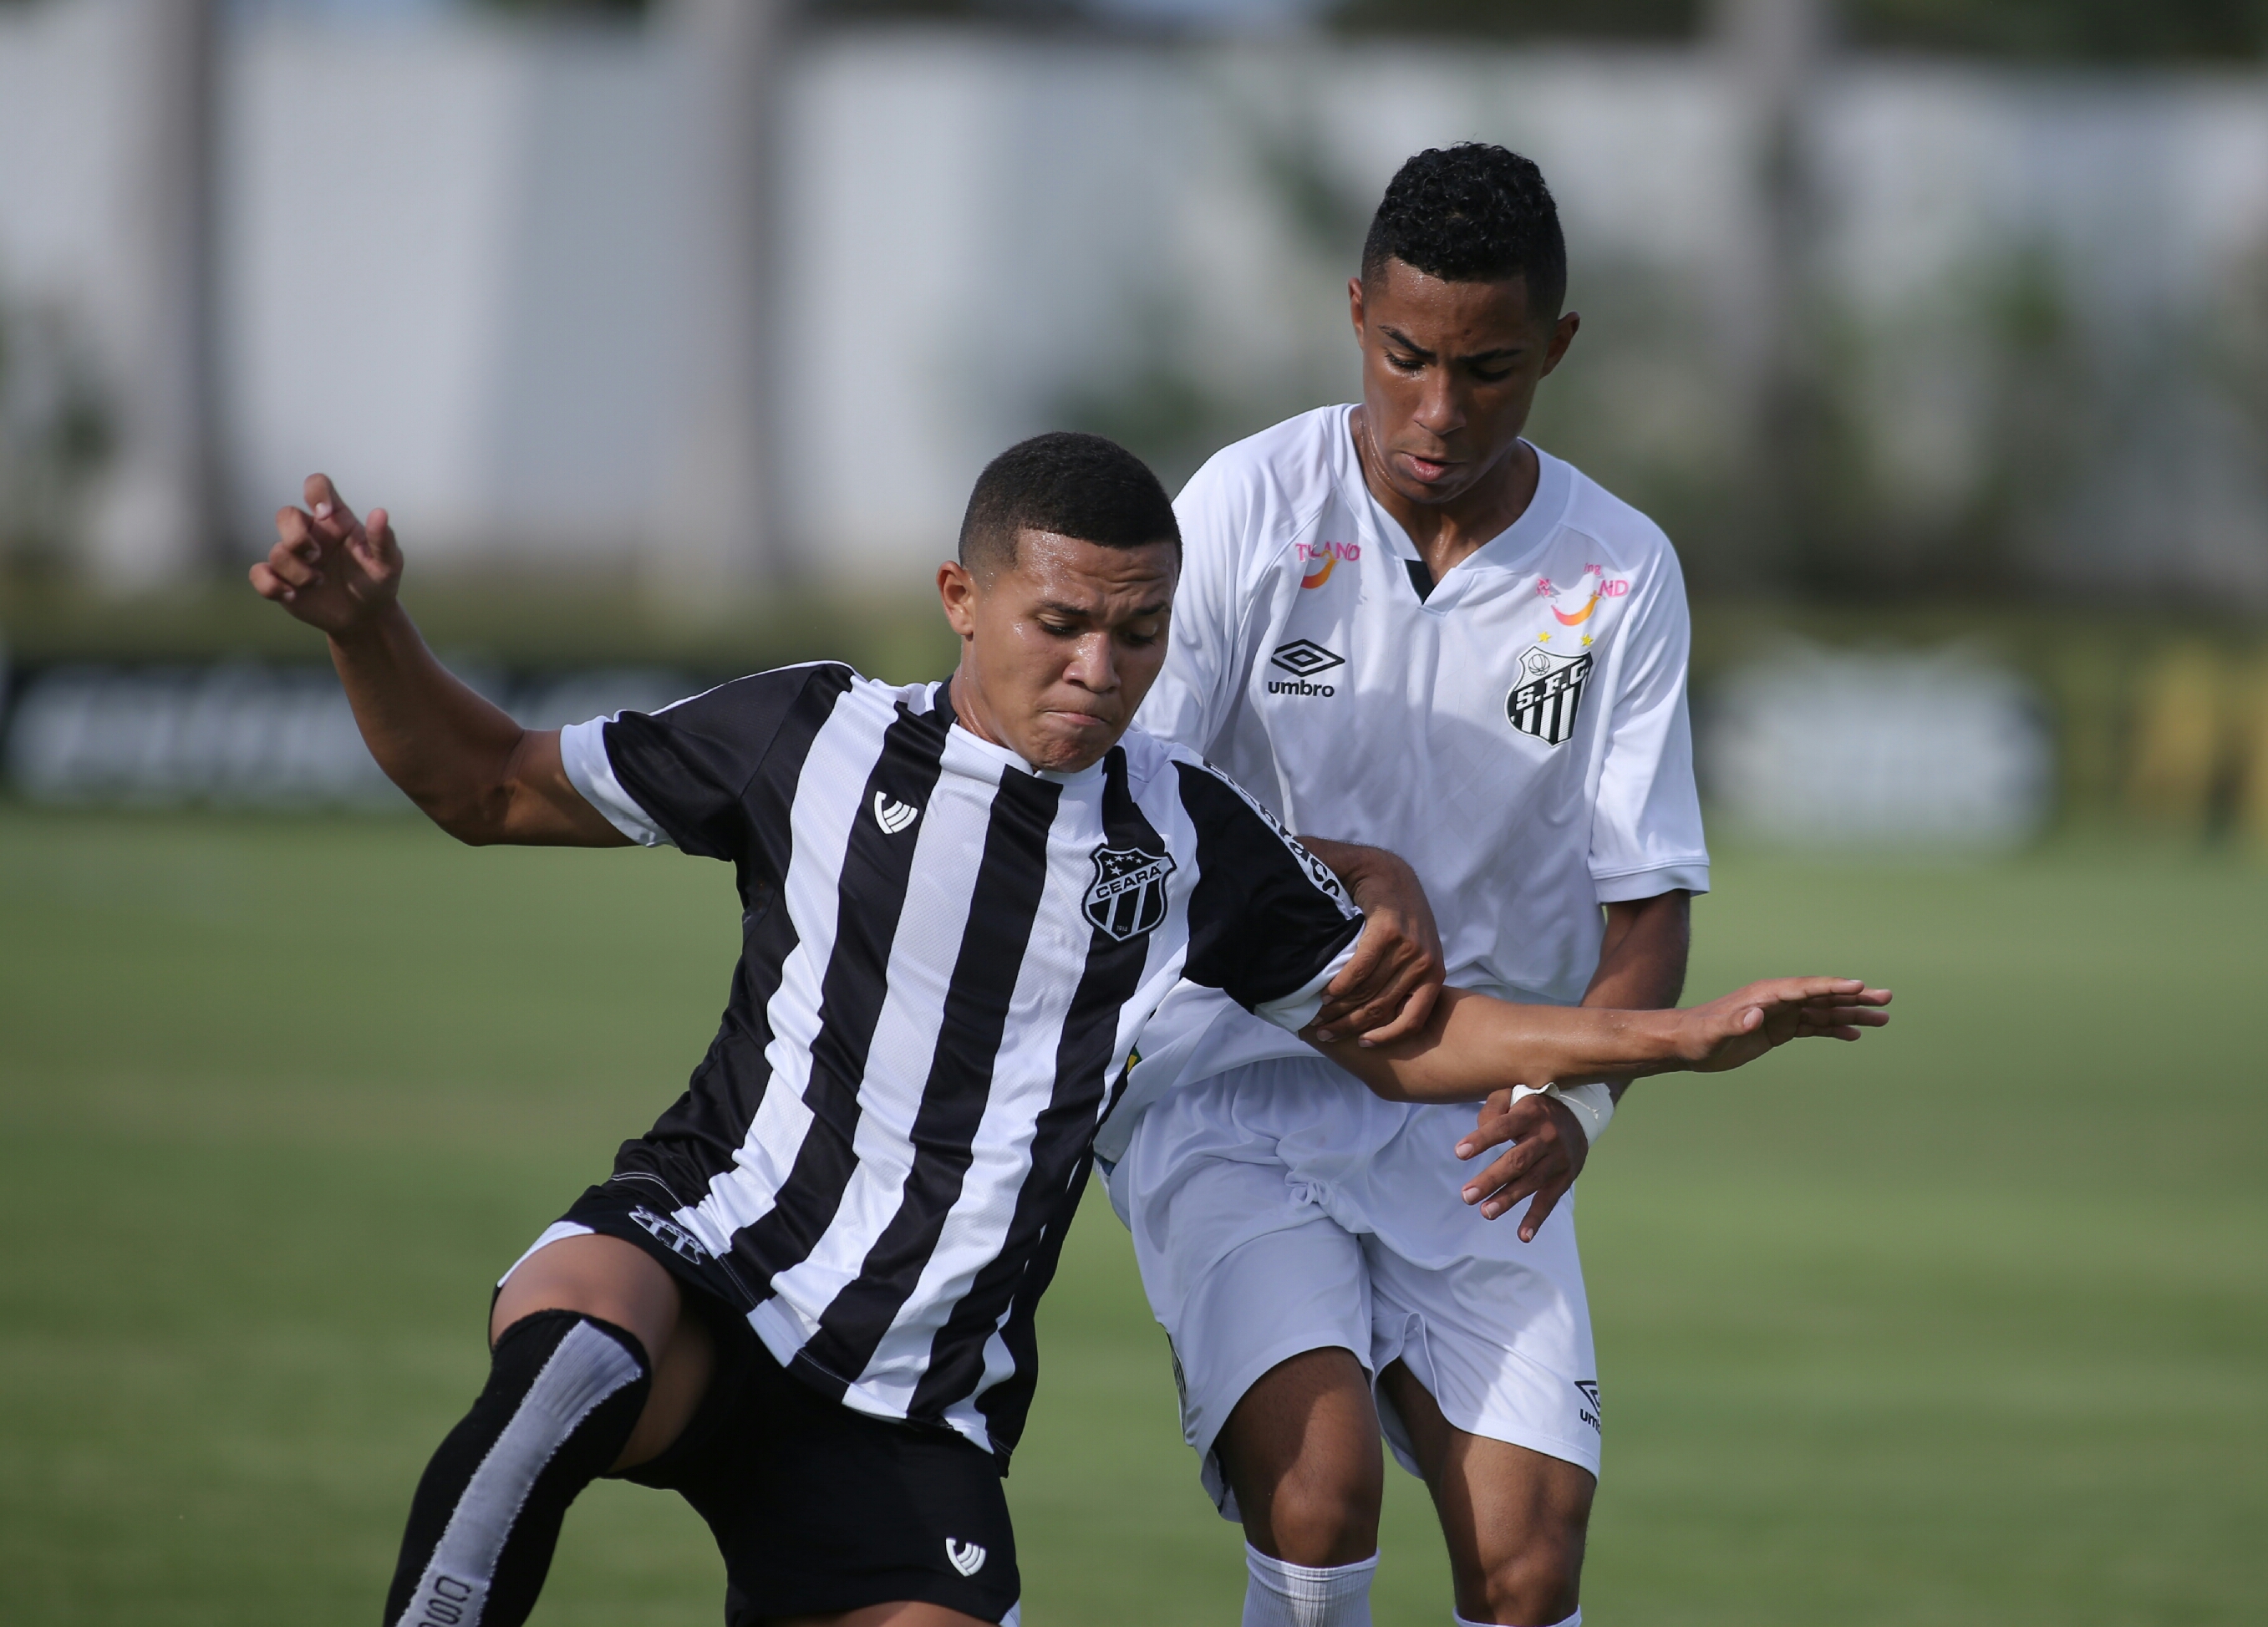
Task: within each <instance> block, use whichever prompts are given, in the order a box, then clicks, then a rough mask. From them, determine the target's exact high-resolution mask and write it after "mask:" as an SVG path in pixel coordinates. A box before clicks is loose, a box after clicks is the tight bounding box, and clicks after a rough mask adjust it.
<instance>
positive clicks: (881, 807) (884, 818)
mask: <svg viewBox="0 0 2268 1627" xmlns="http://www.w3.org/2000/svg"><path fill="white" fill-rule="evenodd" d="M920 817H921V810H920V809H919V808H917V807H916V806H913V804H911V803H910V802H893V801H891V800H890V797H889V793H888V792H887V791H876V792H875V793H874V822H875V823H876V824H877V825H880V827H881V828H882V834H883V835H884V836H896V835H897V834H898V832H900V831H901V830H903V829H904V828H906V827H907V826H909V825H910V824H912V823H913V822H914V821H916V820H917V819H919V818H920Z"/></svg>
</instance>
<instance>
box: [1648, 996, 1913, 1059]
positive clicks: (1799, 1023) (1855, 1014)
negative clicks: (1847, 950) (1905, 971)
mask: <svg viewBox="0 0 2268 1627" xmlns="http://www.w3.org/2000/svg"><path fill="white" fill-rule="evenodd" d="M1889 1003H1890V991H1889V990H1888V989H1869V988H1868V987H1867V985H1866V983H1864V982H1863V981H1861V980H1860V979H1859V978H1856V977H1774V978H1769V979H1767V980H1766V981H1764V982H1763V983H1750V984H1749V986H1748V987H1747V988H1745V989H1735V990H1733V992H1732V993H1730V994H1727V995H1724V996H1722V997H1720V998H1717V999H1714V1000H1711V1001H1710V1002H1709V1003H1708V1004H1706V1005H1695V1006H1690V1007H1688V1008H1687V1009H1686V1011H1685V1012H1684V1013H1683V1015H1684V1017H1685V1019H1686V1021H1687V1023H1688V1025H1689V1034H1690V1037H1689V1039H1688V1041H1687V1043H1686V1046H1685V1048H1684V1049H1685V1056H1686V1065H1687V1066H1688V1067H1690V1068H1691V1069H1692V1070H1693V1071H1695V1072H1697V1073H1722V1072H1724V1071H1727V1070H1728V1069H1732V1068H1737V1067H1740V1066H1741V1065H1742V1064H1744V1063H1750V1062H1754V1061H1755V1060H1756V1058H1757V1057H1759V1056H1763V1055H1764V1053H1765V1052H1766V1051H1768V1050H1771V1049H1772V1048H1773V1047H1774V1046H1778V1045H1785V1044H1786V1043H1787V1042H1788V1041H1790V1040H1813V1039H1820V1040H1855V1039H1857V1038H1858V1037H1859V1031H1860V1030H1861V1029H1864V1028H1879V1027H1881V1026H1882V1025H1883V1024H1884V1023H1887V1022H1888V1021H1889V1020H1890V1017H1889V1012H1885V1011H1883V1010H1882V1009H1881V1007H1883V1006H1885V1005H1889Z"/></svg>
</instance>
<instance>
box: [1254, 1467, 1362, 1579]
mask: <svg viewBox="0 0 2268 1627" xmlns="http://www.w3.org/2000/svg"><path fill="white" fill-rule="evenodd" d="M1265 1535H1266V1536H1267V1537H1268V1538H1269V1539H1270V1541H1268V1542H1255V1543H1254V1546H1255V1547H1256V1548H1260V1549H1261V1550H1263V1551H1264V1552H1270V1553H1272V1554H1273V1556H1274V1557H1276V1558H1278V1559H1281V1560H1283V1561H1284V1562H1285V1564H1299V1565H1310V1566H1314V1567H1317V1568H1322V1567H1325V1566H1330V1565H1341V1564H1358V1563H1359V1562H1360V1561H1362V1560H1365V1559H1367V1558H1369V1557H1371V1556H1372V1555H1373V1554H1374V1553H1376V1552H1377V1551H1378V1496H1377V1488H1375V1487H1371V1486H1367V1485H1366V1484H1364V1483H1362V1482H1361V1481H1360V1480H1359V1478H1347V1479H1339V1478H1337V1477H1331V1478H1323V1477H1316V1478H1312V1479H1310V1478H1305V1477H1303V1478H1300V1479H1298V1480H1295V1481H1293V1482H1292V1483H1288V1484H1283V1485H1279V1486H1278V1487H1277V1488H1276V1495H1275V1496H1274V1497H1273V1498H1270V1506H1269V1509H1268V1529H1267V1531H1266V1533H1265Z"/></svg>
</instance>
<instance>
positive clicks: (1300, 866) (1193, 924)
mask: <svg viewBox="0 0 2268 1627" xmlns="http://www.w3.org/2000/svg"><path fill="white" fill-rule="evenodd" d="M1175 767H1176V769H1178V770H1179V772H1180V774H1181V791H1182V808H1183V809H1184V810H1185V811H1186V812H1187V813H1188V814H1189V820H1190V822H1191V823H1192V824H1193V825H1194V826H1195V827H1196V829H1197V866H1198V875H1197V886H1196V887H1195V888H1194V889H1193V890H1192V891H1191V893H1190V895H1189V959H1188V961H1187V962H1186V964H1185V965H1184V966H1183V968H1182V975H1184V976H1186V977H1187V978H1188V979H1189V981H1190V982H1191V983H1203V984H1205V985H1206V986H1208V987H1210V988H1214V989H1219V990H1221V991H1222V992H1223V993H1225V994H1226V995H1227V996H1228V997H1229V998H1231V999H1233V1000H1234V1001H1235V1002H1236V1003H1237V1004H1238V1005H1241V1006H1243V1007H1244V1008H1245V1009H1246V1010H1247V1011H1248V1012H1253V1013H1254V1014H1255V1015H1256V1016H1260V1017H1264V1018H1266V1019H1267V1020H1269V1021H1270V1022H1272V1023H1275V1024H1276V1025H1277V1026H1278V1027H1283V1028H1288V1029H1291V1030H1292V1031H1293V1032H1295V1033H1296V1032H1297V1031H1298V1030H1300V1028H1303V1027H1306V1026H1307V1024H1308V1023H1309V1022H1311V1021H1313V1020H1314V1015H1315V1012H1316V1010H1317V1008H1318V1007H1319V1006H1320V1005H1322V990H1323V986H1324V985H1325V984H1326V983H1329V982H1330V980H1331V979H1332V978H1333V977H1334V976H1336V975H1337V973H1338V970H1339V968H1341V967H1342V966H1344V965H1345V964H1346V961H1347V959H1348V957H1349V956H1350V955H1351V953H1353V949H1354V943H1355V939H1357V938H1359V937H1360V936H1361V934H1362V914H1361V912H1360V911H1359V910H1358V909H1355V907H1354V905H1353V904H1352V902H1350V901H1349V900H1348V898H1347V894H1346V889H1345V888H1344V887H1342V886H1340V885H1339V879H1338V877H1337V876H1336V875H1334V874H1333V873H1332V872H1331V868H1330V866H1329V865H1326V864H1324V863H1323V861H1322V860H1321V859H1319V858H1316V857H1315V856H1314V854H1312V853H1310V852H1308V851H1307V849H1305V848H1303V847H1301V846H1300V843H1299V839H1298V838H1297V837H1295V836H1292V834H1291V832H1289V831H1287V830H1285V828H1284V827H1283V826H1282V825H1280V824H1278V822H1277V821H1276V818H1275V816H1274V815H1273V814H1271V813H1269V812H1268V810H1267V809H1265V808H1263V806H1260V804H1259V803H1257V802H1256V801H1255V800H1253V799H1252V798H1251V797H1250V796H1248V795H1247V794H1246V793H1245V791H1243V790H1242V789H1241V787H1240V786H1238V785H1237V784H1235V783H1234V782H1233V781H1232V780H1230V779H1229V778H1228V777H1226V775H1224V774H1221V773H1219V771H1218V770H1216V769H1211V768H1210V767H1207V766H1205V765H1204V764H1200V763H1194V762H1177V763H1176V764H1175Z"/></svg>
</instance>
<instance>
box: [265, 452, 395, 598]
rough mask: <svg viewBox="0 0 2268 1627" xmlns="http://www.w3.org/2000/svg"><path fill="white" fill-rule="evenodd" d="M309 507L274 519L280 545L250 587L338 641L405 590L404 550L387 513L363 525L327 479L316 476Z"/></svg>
mask: <svg viewBox="0 0 2268 1627" xmlns="http://www.w3.org/2000/svg"><path fill="white" fill-rule="evenodd" d="M304 490H305V491H306V501H307V506H306V508H304V509H296V508H285V509H278V510H277V511H276V546H275V547H274V548H269V550H268V557H267V558H265V559H263V560H261V562H260V563H258V564H256V565H254V566H253V567H252V587H253V591H254V593H258V594H259V595H260V596H261V598H262V599H272V600H275V601H276V603H277V604H280V605H282V606H283V607H284V608H285V609H286V610H289V611H290V612H291V614H292V615H295V616H297V617H298V618H299V620H301V621H302V622H306V623H307V625H308V626H310V627H315V628H320V629H322V630H323V631H324V632H326V633H329V634H331V635H332V636H333V637H337V636H340V635H342V634H346V633H350V632H353V631H354V630H355V629H357V628H359V627H362V626H364V625H365V624H367V623H368V622H371V621H372V619H373V618H374V617H375V616H377V615H378V614H379V612H380V611H382V610H384V609H385V608H386V607H387V606H388V605H390V604H392V603H393V602H394V594H395V593H398V592H399V591H400V590H401V549H400V548H397V547H396V546H395V545H394V527H393V526H390V525H389V524H387V518H386V511H385V510H384V509H372V510H371V512H370V518H369V519H368V520H367V521H364V520H359V519H356V518H355V516H354V511H353V510H351V509H350V508H349V507H347V505H346V504H345V502H344V500H342V498H341V497H340V496H339V494H338V492H337V491H336V490H335V489H334V488H333V487H332V485H331V477H330V476H329V475H308V476H307V483H306V487H305V489H304Z"/></svg>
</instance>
